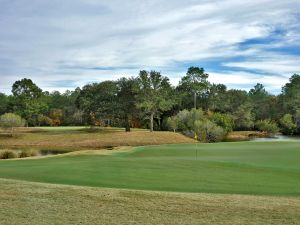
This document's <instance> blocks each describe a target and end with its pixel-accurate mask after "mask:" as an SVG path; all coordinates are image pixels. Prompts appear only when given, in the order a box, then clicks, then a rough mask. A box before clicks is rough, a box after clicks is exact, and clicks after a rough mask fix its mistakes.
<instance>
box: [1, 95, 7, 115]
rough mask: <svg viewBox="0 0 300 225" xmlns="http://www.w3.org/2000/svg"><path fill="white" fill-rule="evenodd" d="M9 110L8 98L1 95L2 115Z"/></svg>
mask: <svg viewBox="0 0 300 225" xmlns="http://www.w3.org/2000/svg"><path fill="white" fill-rule="evenodd" d="M7 110H8V97H7V96H6V95H5V94H3V93H0V115H2V114H4V113H6V112H7Z"/></svg>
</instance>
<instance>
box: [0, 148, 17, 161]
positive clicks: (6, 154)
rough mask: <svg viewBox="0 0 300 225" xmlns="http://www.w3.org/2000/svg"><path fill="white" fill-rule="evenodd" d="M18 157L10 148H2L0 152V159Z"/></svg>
mask: <svg viewBox="0 0 300 225" xmlns="http://www.w3.org/2000/svg"><path fill="white" fill-rule="evenodd" d="M14 158H18V154H17V153H16V152H14V151H11V150H4V151H1V152H0V159H14Z"/></svg>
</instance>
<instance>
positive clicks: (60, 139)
mask: <svg viewBox="0 0 300 225" xmlns="http://www.w3.org/2000/svg"><path fill="white" fill-rule="evenodd" d="M194 142H195V141H194V140H193V139H190V138H187V137H185V136H184V135H181V134H178V133H173V132H153V133H150V132H149V131H147V130H140V129H133V131H132V132H127V133H126V132H125V131H124V129H118V128H97V129H89V128H84V127H53V128H52V127H49V128H28V129H26V128H22V129H20V130H19V133H18V135H16V136H15V137H7V136H1V132H0V146H2V147H3V148H7V149H12V148H15V149H18V148H19V149H24V148H30V149H32V148H36V149H50V150H53V149H58V150H59V149H62V150H68V151H74V150H82V149H101V148H106V147H108V146H113V147H115V146H143V145H159V144H180V143H194Z"/></svg>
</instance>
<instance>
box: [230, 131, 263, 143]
mask: <svg viewBox="0 0 300 225" xmlns="http://www.w3.org/2000/svg"><path fill="white" fill-rule="evenodd" d="M262 137H269V134H268V133H265V132H260V131H233V132H230V133H229V134H228V135H227V137H226V140H227V141H246V140H249V139H251V138H262Z"/></svg>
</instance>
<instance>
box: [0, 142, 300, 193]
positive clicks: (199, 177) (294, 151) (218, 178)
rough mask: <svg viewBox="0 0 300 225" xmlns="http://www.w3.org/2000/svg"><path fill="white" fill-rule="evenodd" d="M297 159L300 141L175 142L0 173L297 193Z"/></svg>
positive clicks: (148, 186)
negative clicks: (176, 143) (178, 143)
mask: <svg viewBox="0 0 300 225" xmlns="http://www.w3.org/2000/svg"><path fill="white" fill-rule="evenodd" d="M196 151H197V152H196ZM196 156H197V158H196ZM299 162H300V142H276V143H272V142H239V143H217V144H181V145H162V146H147V147H138V148H136V149H134V150H133V151H132V152H127V153H117V154H112V155H106V156H101V155H76V156H65V157H52V158H44V159H39V160H17V161H1V162H0V171H1V173H0V177H2V178H10V179H20V180H28V181H38V182H46V183H60V184H72V185H81V186H96V187H110V188H127V189H141V190H157V191H175V192H207V193H235V194H254V195H283V196H284V195H287V196H288V195H291V196H299V195H300V163H299Z"/></svg>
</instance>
